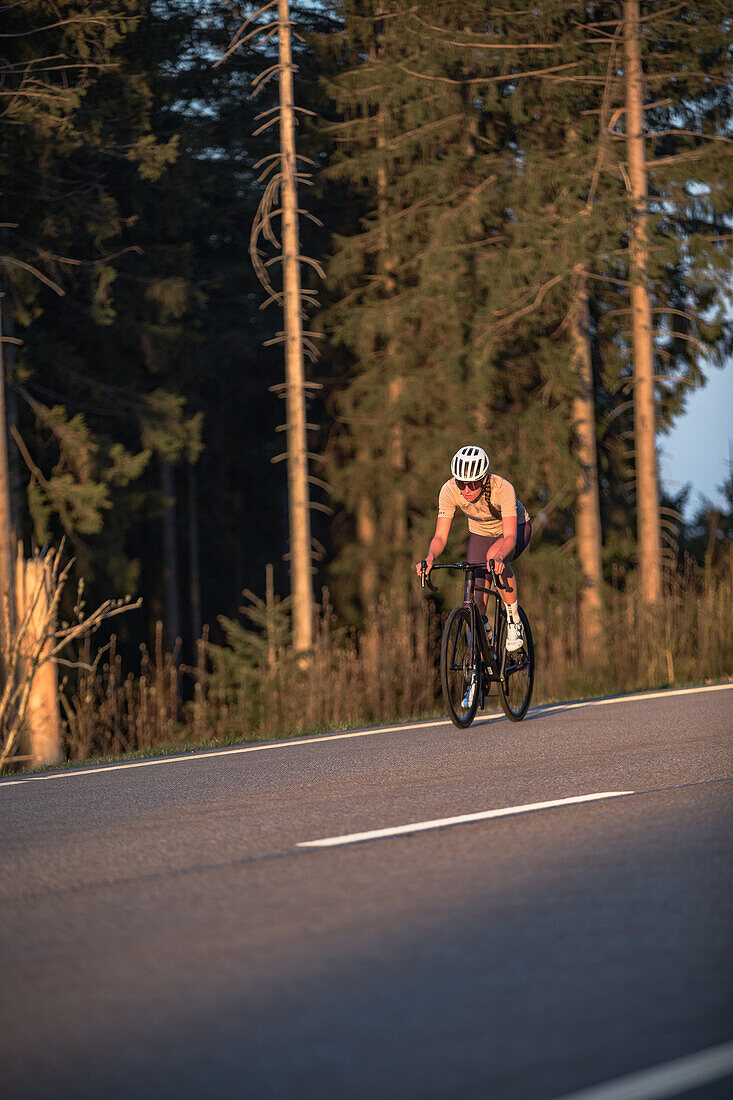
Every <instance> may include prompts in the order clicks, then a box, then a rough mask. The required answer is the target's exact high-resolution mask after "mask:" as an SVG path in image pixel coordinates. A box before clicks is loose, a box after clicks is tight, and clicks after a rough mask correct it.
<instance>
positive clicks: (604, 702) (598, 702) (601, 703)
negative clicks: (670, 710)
mask: <svg viewBox="0 0 733 1100" xmlns="http://www.w3.org/2000/svg"><path fill="white" fill-rule="evenodd" d="M731 688H733V684H705V685H704V686H703V687H692V688H673V689H672V690H671V691H644V692H640V693H639V694H637V695H616V696H614V698H612V699H581V700H580V701H579V702H577V703H549V704H540V705H539V706H537V707H532V708H531V710H537V711H540V712H541V713H542V714H550V713H552V712H553V711H556V710H577V709H578V708H579V707H608V706H612V705H613V704H614V703H636V702H638V701H639V700H640V699H667V698H671V697H672V696H674V695H700V694H702V693H703V692H706V691H728V690H730V689H731ZM530 713H531V711H530Z"/></svg>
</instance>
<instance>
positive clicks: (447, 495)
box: [438, 481, 456, 519]
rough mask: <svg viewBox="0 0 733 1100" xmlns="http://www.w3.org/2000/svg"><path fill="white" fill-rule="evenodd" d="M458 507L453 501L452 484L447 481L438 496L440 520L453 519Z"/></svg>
mask: <svg viewBox="0 0 733 1100" xmlns="http://www.w3.org/2000/svg"><path fill="white" fill-rule="evenodd" d="M455 511H456V506H455V503H454V502H453V500H452V499H451V491H450V482H449V481H446V483H445V485H444V486H443V488H442V489H441V490H440V495H439V496H438V519H453V516H454V515H455Z"/></svg>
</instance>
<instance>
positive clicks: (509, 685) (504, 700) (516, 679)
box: [499, 607, 534, 722]
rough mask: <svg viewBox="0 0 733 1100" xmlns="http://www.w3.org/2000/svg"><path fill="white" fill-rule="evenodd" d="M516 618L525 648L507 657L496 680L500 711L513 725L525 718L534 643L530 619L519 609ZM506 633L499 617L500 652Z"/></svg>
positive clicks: (505, 626)
mask: <svg viewBox="0 0 733 1100" xmlns="http://www.w3.org/2000/svg"><path fill="white" fill-rule="evenodd" d="M519 617H520V619H521V620H522V628H523V630H524V645H523V646H522V648H521V649H518V650H516V652H514V653H507V654H506V664H505V666H504V673H505V676H504V679H503V680H500V681H499V699H500V701H501V705H502V709H503V711H504V713H505V714H506V716H507V718H509V719H511V721H512V722H521V720H522V718H524V716H525V714H526V713H527V707H528V706H529V703H530V700H531V698H532V688H533V686H534V643H533V641H532V631H531V630H530V627H529V619H528V618H527V616H526V615H525V613H524V611H523V609H522V608H521V607H520V608H519ZM506 632H507V621H506V615H502V616H501V626H500V628H499V653H504V649H505V646H506Z"/></svg>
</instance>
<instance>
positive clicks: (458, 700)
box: [440, 607, 481, 729]
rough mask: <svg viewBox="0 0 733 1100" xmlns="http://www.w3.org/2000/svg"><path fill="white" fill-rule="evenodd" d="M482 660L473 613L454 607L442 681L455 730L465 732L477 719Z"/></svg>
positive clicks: (444, 649) (445, 640) (444, 650)
mask: <svg viewBox="0 0 733 1100" xmlns="http://www.w3.org/2000/svg"><path fill="white" fill-rule="evenodd" d="M480 665H481V657H480V654H479V651H478V645H477V638H476V637H475V634H474V631H473V624H472V622H471V613H470V611H469V610H468V608H466V607H454V608H453V610H452V611H451V613H450V615H449V616H448V618H447V620H446V624H445V627H444V629H443V644H442V646H441V649H440V680H441V684H442V686H443V698H444V699H445V705H446V706H447V708H448V713H449V714H450V716H451V720H452V722H453V724H454V725H455V726H458V728H459V729H465V728H466V726H470V725H471V722H473V720H474V718H475V717H476V711H477V710H478V704H479V695H480V691H481V667H480Z"/></svg>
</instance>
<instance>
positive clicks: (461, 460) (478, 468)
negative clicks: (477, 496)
mask: <svg viewBox="0 0 733 1100" xmlns="http://www.w3.org/2000/svg"><path fill="white" fill-rule="evenodd" d="M489 465H490V463H489V456H488V455H487V453H486V451H484V450H483V449H482V448H481V447H461V449H460V451H456V453H455V454H454V455H453V460H452V462H451V464H450V472H451V473H452V474H453V477H454V478H455V479H456V480H457V481H478V480H479V478H482V477H483V476H484V474H487V473H488V472H489Z"/></svg>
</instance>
